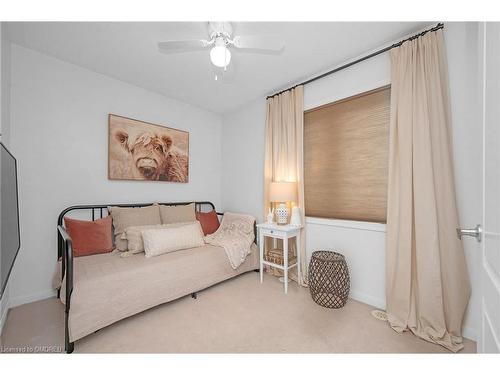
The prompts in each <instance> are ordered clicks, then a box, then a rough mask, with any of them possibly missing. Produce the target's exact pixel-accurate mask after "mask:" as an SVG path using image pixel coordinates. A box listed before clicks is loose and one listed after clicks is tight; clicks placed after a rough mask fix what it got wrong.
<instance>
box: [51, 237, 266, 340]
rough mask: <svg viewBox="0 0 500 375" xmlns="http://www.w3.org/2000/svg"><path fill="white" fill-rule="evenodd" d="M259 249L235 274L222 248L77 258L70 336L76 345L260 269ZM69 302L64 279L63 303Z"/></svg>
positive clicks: (198, 248) (253, 251) (254, 247)
mask: <svg viewBox="0 0 500 375" xmlns="http://www.w3.org/2000/svg"><path fill="white" fill-rule="evenodd" d="M258 252H259V251H258V248H257V246H256V245H255V244H252V252H251V254H250V255H248V257H247V259H246V260H245V262H243V263H242V264H241V266H240V267H238V269H236V270H233V269H232V268H231V266H230V264H229V260H228V258H227V256H226V253H225V251H224V249H223V248H221V247H216V246H212V245H205V246H203V247H197V248H192V249H187V250H181V251H176V252H173V253H169V254H164V255H160V256H157V257H153V258H146V257H145V256H144V254H142V253H141V254H136V255H132V256H129V257H121V256H120V253H118V252H112V253H107V254H99V255H92V256H84V257H78V258H74V263H73V266H74V271H73V275H74V276H73V293H72V295H71V306H70V313H69V338H70V341H71V342H74V341H76V340H78V339H80V338H82V337H84V336H86V335H88V334H91V333H93V332H95V331H96V330H98V329H100V328H103V327H106V326H108V325H110V324H112V323H114V322H117V321H119V320H121V319H124V318H126V317H129V316H131V315H134V314H137V313H139V312H141V311H144V310H147V309H149V308H151V307H154V306H157V305H160V304H162V303H165V302H168V301H172V300H174V299H177V298H179V297H182V296H185V295H187V294H190V293H193V292H197V291H200V290H202V289H204V288H207V287H209V286H211V285H214V284H216V283H218V282H221V281H224V280H226V279H229V278H231V277H234V276H236V275H239V274H242V273H244V272H248V271H250V270H254V269H256V268H258V267H259V255H258ZM64 299H65V281H63V283H62V288H61V301H62V302H63V303H64Z"/></svg>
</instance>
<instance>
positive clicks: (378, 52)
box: [266, 22, 444, 99]
mask: <svg viewBox="0 0 500 375" xmlns="http://www.w3.org/2000/svg"><path fill="white" fill-rule="evenodd" d="M443 28H444V23H442V22H441V23H438V24H437V25H436V26H434V27H433V28H431V29H427V30H425V31H422V32H421V33H418V34H415V35H413V36H410V37H409V38H406V39H403V40H401V41H399V42H397V43H394V44H392V45H390V46H388V47H385V48H382V49H381V50H378V51H376V52H373V53H370V54H369V55H366V56H363V57H361V58H359V59H357V60H354V61H351V62H349V63H347V64H344V65H342V66H339V67H338V68H335V69H332V70H330V71H328V72H326V73H323V74H320V75H319V76H316V77H313V78H310V79H308V80H307V81H304V82H301V83H297V84H296V85H293V86H292V87H290V88H288V89H285V90H281V91H279V92H277V93H276V94H273V95H269V96H268V97H266V99H269V98H272V97H274V96H276V95H279V94H282V93H284V92H285V91H288V90H292V89H294V88H296V87H297V86H300V85H307V84H308V83H311V82H314V81H316V80H318V79H321V78H323V77H326V76H329V75H330V74H333V73H337V72H338V71H341V70H343V69H346V68H349V67H350V66H353V65H355V64H357V63H360V62H362V61H365V60H368V59H370V58H372V57H374V56H377V55H380V54H381V53H384V52H387V51H389V50H391V49H393V48H396V47H399V46H401V45H402V44H403V43H404V42H408V41H410V40H414V39H417V38H420V37H421V36H423V35H425V34H427V33H428V32H432V31H437V30H440V29H443Z"/></svg>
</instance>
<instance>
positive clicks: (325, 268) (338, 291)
mask: <svg viewBox="0 0 500 375" xmlns="http://www.w3.org/2000/svg"><path fill="white" fill-rule="evenodd" d="M349 288H350V279H349V269H348V268H347V263H346V261H345V258H344V256H343V255H342V254H339V253H335V252H333V251H315V252H313V254H312V257H311V261H310V262H309V291H310V292H311V297H312V299H313V300H314V302H316V303H317V304H318V305H320V306H324V307H328V308H331V309H332V308H333V309H338V308H340V307H343V306H344V305H345V304H346V302H347V297H349Z"/></svg>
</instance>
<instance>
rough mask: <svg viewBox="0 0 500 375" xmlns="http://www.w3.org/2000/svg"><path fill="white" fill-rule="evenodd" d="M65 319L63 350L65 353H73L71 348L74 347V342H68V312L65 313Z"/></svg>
mask: <svg viewBox="0 0 500 375" xmlns="http://www.w3.org/2000/svg"><path fill="white" fill-rule="evenodd" d="M65 315H66V316H65V321H64V326H65V327H64V350H65V351H66V353H68V354H71V353H73V350H74V349H75V343H74V342H69V328H68V318H69V312H66V313H65Z"/></svg>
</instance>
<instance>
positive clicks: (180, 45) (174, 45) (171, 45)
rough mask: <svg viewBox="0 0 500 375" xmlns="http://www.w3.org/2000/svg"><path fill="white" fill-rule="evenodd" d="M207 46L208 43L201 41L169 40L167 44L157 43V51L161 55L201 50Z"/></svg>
mask: <svg viewBox="0 0 500 375" xmlns="http://www.w3.org/2000/svg"><path fill="white" fill-rule="evenodd" d="M208 45H209V42H208V41H206V40H203V39H198V40H170V41H168V42H160V43H158V50H159V51H160V52H162V53H179V52H189V51H198V50H202V49H204V48H205V47H206V46H208Z"/></svg>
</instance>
